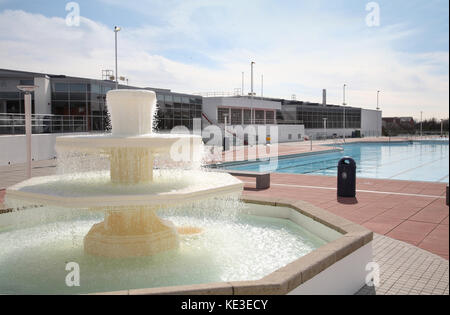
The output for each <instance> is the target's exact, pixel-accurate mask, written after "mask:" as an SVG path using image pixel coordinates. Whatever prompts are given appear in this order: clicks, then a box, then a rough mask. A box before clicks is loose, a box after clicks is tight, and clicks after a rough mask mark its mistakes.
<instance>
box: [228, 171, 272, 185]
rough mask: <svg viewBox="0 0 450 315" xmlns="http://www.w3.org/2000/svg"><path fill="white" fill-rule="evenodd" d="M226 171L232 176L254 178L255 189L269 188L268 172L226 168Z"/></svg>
mask: <svg viewBox="0 0 450 315" xmlns="http://www.w3.org/2000/svg"><path fill="white" fill-rule="evenodd" d="M226 172H227V173H228V174H230V175H233V176H241V177H254V178H256V189H268V188H270V173H260V172H246V171H233V170H226Z"/></svg>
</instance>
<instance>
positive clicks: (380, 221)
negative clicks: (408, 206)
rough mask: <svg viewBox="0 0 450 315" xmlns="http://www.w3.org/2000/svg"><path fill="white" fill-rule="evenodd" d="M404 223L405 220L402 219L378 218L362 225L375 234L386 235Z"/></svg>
mask: <svg viewBox="0 0 450 315" xmlns="http://www.w3.org/2000/svg"><path fill="white" fill-rule="evenodd" d="M403 222H404V220H401V219H394V218H388V217H382V216H377V217H374V218H372V219H371V220H369V221H367V222H364V223H363V224H362V225H363V226H365V227H366V228H368V229H369V230H372V231H374V232H375V233H378V234H382V235H386V234H387V233H389V232H390V231H392V230H393V229H394V228H395V227H397V226H399V225H400V224H402V223H403Z"/></svg>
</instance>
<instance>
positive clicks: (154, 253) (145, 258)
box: [0, 90, 371, 294]
mask: <svg viewBox="0 0 450 315" xmlns="http://www.w3.org/2000/svg"><path fill="white" fill-rule="evenodd" d="M107 105H108V111H109V113H110V116H111V124H112V133H111V134H104V135H85V136H78V135H77V136H65V137H59V138H57V140H56V147H57V151H58V153H59V154H60V156H59V159H58V161H59V164H62V165H63V166H64V165H66V166H68V167H67V168H64V167H62V171H61V172H60V173H59V174H58V175H54V176H45V177H34V178H31V179H29V180H26V181H24V182H22V183H19V184H17V185H14V186H12V187H9V188H8V189H7V190H6V195H5V205H6V207H9V208H13V209H20V210H21V211H13V212H8V213H4V214H0V294H4V293H13V294H17V293H22V294H23V293H27V294H29V293H32V294H34V293H49V294H53V293H58V294H60V293H70V294H73V293H91V292H110V291H120V290H130V291H129V292H130V293H131V292H132V291H131V290H132V289H140V288H157V287H162V286H180V285H195V284H199V285H200V284H208V283H209V284H212V285H211V287H210V286H206V287H205V288H203V289H201V290H203V291H195V292H203V293H204V294H210V293H211V292H216V293H220V294H231V293H232V292H233V293H243V294H248V293H261V292H265V293H270V292H272V293H280V292H285V293H286V292H287V291H288V290H289V291H290V290H292V289H293V287H289V288H288V287H283V286H282V285H281V284H280V285H279V286H276V285H274V282H273V281H274V279H278V280H277V281H281V280H280V279H279V276H284V275H287V274H288V273H287V272H286V270H284V269H283V270H282V272H276V271H277V270H279V269H280V268H283V267H284V266H286V265H287V264H289V263H291V262H293V261H294V260H297V261H300V260H301V259H302V258H301V257H302V256H304V255H307V254H308V253H310V252H311V251H314V250H316V249H318V248H319V247H321V246H322V245H324V244H326V243H327V242H328V241H332V240H335V239H337V238H339V237H341V236H342V235H341V232H340V231H341V230H343V228H342V229H341V228H340V229H339V231H338V230H332V229H330V228H328V227H327V226H325V225H322V224H320V223H318V222H326V220H328V219H329V214H326V215H323V216H322V217H320V213H321V212H320V211H318V210H317V209H312V213H313V214H312V215H311V216H313V217H314V218H316V217H317V216H319V217H318V218H317V219H312V218H311V217H307V216H304V215H303V214H301V213H300V212H301V211H300V210H298V205H295V206H292V207H283V206H279V205H278V204H277V205H276V206H270V205H264V204H259V201H256V203H248V204H245V203H242V202H241V201H239V198H237V197H238V196H239V195H240V193H241V192H242V189H243V183H242V182H241V181H239V180H238V179H236V178H234V177H232V176H230V175H229V174H227V173H221V172H209V171H205V170H202V169H201V167H199V166H200V164H201V163H199V162H200V160H201V156H200V154H201V151H202V140H201V138H200V137H199V136H195V135H173V134H167V135H164V134H157V133H153V132H152V119H153V116H154V111H155V108H156V98H155V93H153V92H150V91H141V90H115V91H110V92H108V94H107ZM71 156H76V158H75V160H76V161H79V162H80V163H81V164H88V167H84V165H83V167H78V166H79V165H78V164H77V163H74V164H76V166H77V167H75V168H72V165H71V163H69V162H67V157H71ZM92 156H96V157H100V160H101V161H104V160H106V161H107V163H106V164H105V167H99V168H98V167H97V166H98V165H99V164H98V161H97V160H98V159H97V160H96V159H92ZM183 157H184V160H183V159H181V160H180V158H183ZM85 158H86V159H85ZM91 161H94V162H95V163H93V164H91V163H90V162H91ZM94 164H95V166H94ZM106 165H108V166H106ZM167 166H169V167H167ZM188 166H191V167H188ZM193 166H195V167H193ZM67 169H70V171H69V172H68V171H67ZM247 198H248V197H247ZM277 203H278V202H277ZM272 204H274V205H275V201H274V202H273V203H272ZM35 206H42V207H38V208H36V207H35ZM103 213H104V215H103ZM341 221H342V219H336V220H335V221H334V222H341ZM99 222H100V223H99ZM342 224H344V223H342ZM311 229H312V230H311ZM310 230H311V231H312V232H311V231H310ZM183 234H184V235H183ZM352 237H353V236H349V237H345V239H341V242H340V243H338V244H337V245H336V244H335V245H333V246H337V247H336V248H339V245H341V246H345V252H347V249H348V248H349V247H350V246H349V245H348V244H349V243H348V242H347V241H348V240H353V238H352ZM355 237H356V236H355ZM358 237H359V236H358ZM362 237H363V236H361V238H357V239H356V240H355V244H362V243H361V242H360V240H361V239H362ZM344 241H345V242H344ZM352 244H353V243H352ZM332 248H333V249H334V248H335V247H332ZM352 248H353V247H352ZM324 254H326V255H329V256H330V257H331V258H334V257H336V256H337V254H335V253H334V251H330V250H324V251H323V252H321V254H320V255H313V256H312V260H311V259H309V260H306V261H305V263H307V264H308V263H309V264H311V266H313V267H311V269H308V268H307V270H317V272H320V271H321V270H322V269H320V270H319V269H318V268H317V266H319V265H320V266H322V263H317V264H316V263H315V262H316V261H315V260H314V259H315V258H320V259H324V258H323V257H325V256H323V255H324ZM327 257H328V256H327ZM357 257H359V256H357ZM331 258H330V259H331ZM358 259H359V258H358ZM370 259H371V257H370ZM324 261H325V260H324ZM326 261H327V262H328V261H329V260H328V259H326ZM369 261H370V260H369ZM69 262H75V263H77V264H79V266H80V270H81V271H80V272H81V282H82V283H81V286H80V287H77V286H69V285H67V282H66V281H64V279H67V278H66V277H67V272H66V271H65V270H67V269H65V268H64V267H66V268H67V264H68V263H69ZM300 262H301V261H300ZM358 264H359V263H358ZM298 266H303V267H298V268H297V269H295V268H294V269H292V268H290V269H287V270H288V271H291V272H292V274H291V275H290V276H289V277H292V278H290V279H291V280H292V281H293V282H291V280H289V281H284V280H283V281H284V282H283V281H282V282H283V283H296V284H297V285H298V284H299V282H296V281H298V279H299V275H300V271H299V270H301V269H302V268H306V267H304V265H303V263H302V264H300V265H298ZM343 266H345V270H351V269H352V268H348V264H347V263H346V264H343ZM358 266H360V267H362V268H360V270H362V273H361V274H362V275H364V277H365V274H363V273H364V272H365V270H364V268H363V267H364V266H365V265H364V266H363V265H362V264H359V265H358ZM345 270H344V272H343V273H342V282H348V281H347V280H348V277H349V276H348V274H347V273H345ZM336 274H340V273H338V272H336ZM274 276H276V277H275V278H273V277H274ZM264 277H268V278H267V279H268V280H267V281H266V280H264V279H265V278H264ZM350 277H351V275H350ZM364 277H362V278H364ZM333 278H334V277H333ZM260 279H262V280H261V281H260ZM336 279H337V280H336V281H337V282H339V283H341V281H338V280H339V279H340V278H336ZM294 280H295V281H294ZM301 280H302V281H303V274H302V275H301ZM319 280H320V279H319ZM327 280H328V278H327ZM234 281H243V284H240V283H239V282H234ZM247 281H255V282H254V284H252V285H249V284H248V282H247ZM214 283H218V284H216V285H214ZM280 283H281V282H280ZM231 285H232V286H233V288H231ZM253 285H254V288H255V290H254V291H248V290H249V288H252V287H253ZM329 286H330V285H329V283H328V282H327V283H326V285H317V284H314V285H312V287H318V288H322V287H329ZM361 286H362V285H361ZM310 287H311V286H307V288H310ZM330 287H332V286H330ZM239 288H241V289H242V290H243V291H239V290H240V289H239ZM261 288H264V290H266V289H270V288H273V289H274V291H261ZM359 288H360V287H358V288H357V289H359ZM222 289H225V291H223V290H222ZM305 290H307V289H305ZM157 292H159V291H157ZM166 292H167V291H166ZM170 292H174V293H179V292H180V291H178V289H176V288H175V289H173V290H172V291H170ZM306 292H315V291H306ZM333 292H334V291H333ZM126 293H128V291H126Z"/></svg>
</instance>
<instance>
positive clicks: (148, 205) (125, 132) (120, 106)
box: [6, 90, 243, 257]
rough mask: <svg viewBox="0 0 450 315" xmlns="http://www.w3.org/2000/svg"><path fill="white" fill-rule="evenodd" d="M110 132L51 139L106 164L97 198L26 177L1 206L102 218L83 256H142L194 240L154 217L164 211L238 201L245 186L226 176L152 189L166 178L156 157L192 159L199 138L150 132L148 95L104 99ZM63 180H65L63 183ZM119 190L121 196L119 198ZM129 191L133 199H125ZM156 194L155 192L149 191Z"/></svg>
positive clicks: (204, 175) (75, 187) (51, 180)
mask: <svg viewBox="0 0 450 315" xmlns="http://www.w3.org/2000/svg"><path fill="white" fill-rule="evenodd" d="M107 104H108V110H109V113H110V117H111V125H112V133H111V134H110V135H102V136H66V137H59V138H57V141H56V145H57V148H58V149H62V150H64V149H68V150H76V151H78V152H80V151H83V152H90V153H94V154H106V155H107V156H108V157H109V160H110V172H109V176H110V183H107V184H106V185H105V186H106V187H103V188H104V189H103V190H101V191H99V192H98V193H97V192H95V191H93V192H90V193H89V194H87V193H86V192H85V191H83V190H80V188H82V187H80V186H82V185H83V182H81V183H77V182H74V183H72V184H69V187H66V189H62V190H58V189H57V187H58V185H59V184H62V183H63V182H65V181H67V179H65V177H64V176H66V175H57V176H48V177H41V178H32V179H30V180H27V181H24V182H22V183H20V184H17V185H15V186H13V187H11V188H9V189H8V190H7V192H6V195H7V200H22V201H25V202H27V201H28V202H30V203H33V204H44V205H56V206H63V207H70V208H74V207H80V208H89V209H91V210H95V211H98V210H101V211H104V212H105V220H104V221H103V222H101V223H98V224H95V225H94V226H93V227H92V228H91V230H90V231H89V233H88V234H87V235H86V236H85V239H84V250H85V252H86V253H88V254H92V255H98V256H106V257H133V256H148V255H153V254H156V253H158V252H161V251H166V250H170V249H174V248H176V247H178V244H179V234H180V233H182V234H189V233H200V232H201V230H200V229H199V228H196V227H186V226H184V227H181V228H179V229H177V228H176V227H175V226H174V225H173V224H172V223H171V222H169V221H167V220H163V219H161V218H159V217H158V215H157V213H156V211H157V210H158V209H161V208H163V207H166V206H168V205H174V204H181V203H187V202H193V201H196V200H200V199H205V198H212V197H214V196H218V195H220V196H223V195H227V194H236V193H239V192H240V191H242V187H243V184H242V183H241V182H240V181H239V180H237V179H235V178H233V177H232V176H230V175H228V174H225V173H212V172H200V171H195V170H194V171H193V170H177V172H178V174H177V175H178V176H179V175H180V174H179V172H184V174H181V176H187V177H190V178H191V180H190V183H189V186H186V187H183V186H182V185H181V187H177V188H175V189H173V188H169V189H168V190H167V191H164V190H161V189H152V188H153V187H155V186H156V187H157V186H158V183H157V182H158V181H164V179H166V180H169V181H170V177H171V175H173V174H171V173H170V172H163V171H162V170H154V160H155V156H157V155H161V154H165V155H170V153H171V151H172V153H173V150H176V148H181V149H186V146H187V149H188V150H187V151H188V152H190V154H189V156H188V158H189V160H190V161H191V162H192V160H195V159H198V158H199V157H198V156H196V153H198V152H200V147H201V145H202V139H201V137H200V136H195V135H163V134H154V133H153V132H152V129H153V126H152V123H153V116H154V112H155V108H156V96H155V93H154V92H151V91H142V90H113V91H110V92H108V94H107ZM66 177H67V176H66ZM122 189H123V192H121V191H122ZM129 191H131V193H129ZM155 191H156V192H155Z"/></svg>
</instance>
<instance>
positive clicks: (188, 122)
mask: <svg viewBox="0 0 450 315" xmlns="http://www.w3.org/2000/svg"><path fill="white" fill-rule="evenodd" d="M18 85H37V86H38V88H37V90H36V91H35V92H33V94H34V95H33V97H32V113H33V133H61V132H92V131H94V132H95V131H104V130H106V129H108V115H107V109H106V93H107V92H108V91H109V90H111V89H114V88H115V82H113V81H110V80H95V79H88V78H78V77H71V76H65V75H53V74H46V73H36V72H25V71H15V70H6V69H0V134H23V133H24V131H25V130H24V129H25V128H24V103H23V92H21V91H19V90H18V89H17V86H18ZM119 88H121V89H124V88H127V89H147V90H152V91H155V92H156V96H157V101H158V108H159V110H158V112H157V117H156V123H155V127H156V129H158V130H159V131H169V130H171V129H172V128H173V127H175V126H180V125H181V126H186V127H187V128H189V129H192V128H193V120H194V119H196V118H197V119H198V118H200V119H202V123H203V127H205V126H207V125H210V124H215V125H218V126H221V127H222V128H223V126H224V123H225V120H226V121H227V124H228V125H262V124H264V125H267V126H270V125H278V127H279V128H281V126H283V128H282V129H283V130H280V131H279V134H280V135H281V136H282V137H284V138H283V139H285V140H286V141H288V140H289V141H298V140H303V138H304V136H309V137H313V138H321V137H333V136H342V135H343V134H344V133H345V135H346V136H347V137H350V136H352V135H359V134H361V135H362V136H366V137H367V136H379V135H381V124H382V123H381V111H376V110H367V109H362V108H358V107H350V106H345V107H344V106H338V105H329V104H327V103H326V91H324V94H323V102H322V103H321V104H319V103H310V102H302V101H297V100H286V99H279V98H268V97H257V96H224V97H220V96H218V97H202V96H199V95H192V94H182V93H175V92H172V91H171V90H169V89H159V88H150V87H148V88H141V87H135V86H128V85H119ZM344 117H345V123H344ZM288 126H290V127H288ZM296 126H297V127H296ZM298 126H304V131H300V129H299V128H300V127H298ZM344 127H345V128H344ZM302 128H303V127H302ZM285 133H288V134H286V135H285Z"/></svg>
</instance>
